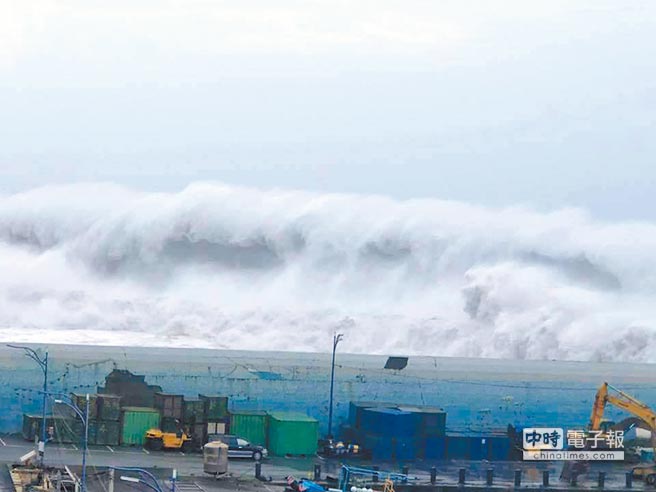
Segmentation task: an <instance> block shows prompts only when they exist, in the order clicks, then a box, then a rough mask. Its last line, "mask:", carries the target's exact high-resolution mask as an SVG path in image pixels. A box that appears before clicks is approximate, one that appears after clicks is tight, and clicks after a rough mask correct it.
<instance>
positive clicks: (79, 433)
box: [72, 419, 98, 444]
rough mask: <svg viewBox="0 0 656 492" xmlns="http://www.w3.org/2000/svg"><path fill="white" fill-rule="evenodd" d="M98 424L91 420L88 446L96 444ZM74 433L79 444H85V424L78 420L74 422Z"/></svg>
mask: <svg viewBox="0 0 656 492" xmlns="http://www.w3.org/2000/svg"><path fill="white" fill-rule="evenodd" d="M97 430H98V423H97V421H95V420H89V432H88V437H87V443H88V444H96V437H97ZM72 432H73V435H74V436H75V439H76V441H75V442H77V443H80V444H81V443H84V423H83V422H82V420H80V419H77V420H75V421H74V422H73V426H72Z"/></svg>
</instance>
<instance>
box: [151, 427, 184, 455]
mask: <svg viewBox="0 0 656 492" xmlns="http://www.w3.org/2000/svg"><path fill="white" fill-rule="evenodd" d="M145 445H146V447H147V448H148V449H152V450H153V451H159V450H161V449H179V450H180V451H183V452H188V451H192V448H193V443H192V438H191V436H189V435H187V434H186V433H185V432H184V431H183V430H182V429H178V430H177V431H176V432H164V431H162V429H148V430H147V431H146V444H145Z"/></svg>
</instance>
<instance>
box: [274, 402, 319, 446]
mask: <svg viewBox="0 0 656 492" xmlns="http://www.w3.org/2000/svg"><path fill="white" fill-rule="evenodd" d="M318 440H319V421H317V420H316V419H313V418H312V417H308V416H307V415H305V414H302V413H295V412H269V451H270V452H271V454H273V455H275V456H284V455H287V454H290V455H312V454H315V453H316V452H317V441H318Z"/></svg>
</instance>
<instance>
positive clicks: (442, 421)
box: [399, 406, 446, 436]
mask: <svg viewBox="0 0 656 492" xmlns="http://www.w3.org/2000/svg"><path fill="white" fill-rule="evenodd" d="M399 410H403V411H406V412H412V413H416V414H417V418H418V419H419V422H418V425H419V435H421V436H443V435H444V434H445V432H446V412H445V411H444V410H443V409H441V408H436V407H427V406H400V407H399Z"/></svg>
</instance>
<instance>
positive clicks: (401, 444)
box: [394, 438, 420, 461]
mask: <svg viewBox="0 0 656 492" xmlns="http://www.w3.org/2000/svg"><path fill="white" fill-rule="evenodd" d="M419 447H420V446H419V441H418V440H417V439H414V438H410V439H408V438H397V439H395V440H394V457H395V458H396V461H414V460H415V459H417V451H418V449H419Z"/></svg>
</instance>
